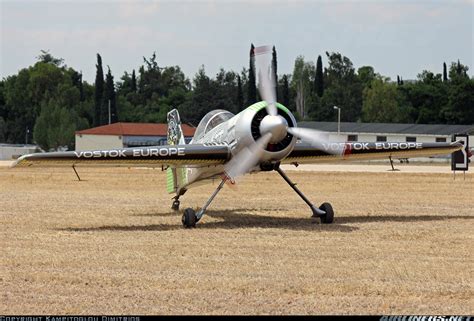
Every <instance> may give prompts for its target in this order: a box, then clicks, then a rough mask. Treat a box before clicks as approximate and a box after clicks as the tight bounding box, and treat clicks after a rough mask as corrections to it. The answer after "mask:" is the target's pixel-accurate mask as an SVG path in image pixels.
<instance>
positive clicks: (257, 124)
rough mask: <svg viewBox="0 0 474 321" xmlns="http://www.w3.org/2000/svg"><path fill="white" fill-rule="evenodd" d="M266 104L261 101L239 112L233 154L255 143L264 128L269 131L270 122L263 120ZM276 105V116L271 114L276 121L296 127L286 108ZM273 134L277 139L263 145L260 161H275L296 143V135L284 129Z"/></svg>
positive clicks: (288, 151) (283, 156)
mask: <svg viewBox="0 0 474 321" xmlns="http://www.w3.org/2000/svg"><path fill="white" fill-rule="evenodd" d="M266 106H267V103H266V102H264V101H261V102H258V103H255V104H253V105H252V106H250V107H248V108H247V109H246V110H245V111H243V112H242V113H241V114H240V116H239V119H238V120H237V122H236V124H235V134H236V135H235V136H236V137H239V141H238V142H237V144H236V146H235V148H234V149H233V151H232V153H233V154H235V153H237V152H239V151H240V150H241V149H242V148H244V147H245V146H249V145H251V144H255V142H256V141H257V140H258V139H259V138H260V137H262V130H263V131H266V130H267V129H266V128H269V129H268V131H271V126H272V124H268V125H267V124H265V121H264V119H265V117H266V116H268V112H267V109H266V108H265V107H266ZM276 107H277V111H278V116H272V117H275V118H279V120H278V119H277V120H276V123H278V122H280V123H281V124H285V123H286V124H287V126H288V127H296V120H295V118H294V116H293V114H292V113H291V112H290V111H289V110H288V108H286V107H285V106H283V105H282V104H279V103H276ZM268 119H269V117H267V118H266V120H268ZM262 122H263V124H262ZM281 124H276V125H274V126H282V125H281ZM273 136H274V137H277V139H276V140H275V139H273V140H271V141H270V143H268V145H267V146H266V147H265V150H264V152H263V153H262V157H261V160H260V161H261V162H264V161H269V162H273V161H275V162H276V161H279V160H281V159H283V158H285V157H286V156H288V154H289V153H290V152H291V151H292V150H293V147H294V145H295V144H296V137H294V136H293V135H291V134H290V133H288V132H286V129H285V132H284V133H283V134H281V135H280V134H278V135H273Z"/></svg>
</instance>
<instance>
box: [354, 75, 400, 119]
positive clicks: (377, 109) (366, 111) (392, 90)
mask: <svg viewBox="0 0 474 321" xmlns="http://www.w3.org/2000/svg"><path fill="white" fill-rule="evenodd" d="M401 120H403V115H401V114H400V110H399V108H398V92H397V86H396V85H395V84H393V83H389V82H388V79H387V78H385V79H384V78H382V77H377V78H376V79H374V80H373V81H372V84H371V86H370V87H366V88H365V89H364V103H363V107H362V121H364V122H378V123H396V122H400V121H401Z"/></svg>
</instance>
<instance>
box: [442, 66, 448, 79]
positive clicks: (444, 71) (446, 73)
mask: <svg viewBox="0 0 474 321" xmlns="http://www.w3.org/2000/svg"><path fill="white" fill-rule="evenodd" d="M447 81H448V70H447V67H446V63H445V62H443V82H447Z"/></svg>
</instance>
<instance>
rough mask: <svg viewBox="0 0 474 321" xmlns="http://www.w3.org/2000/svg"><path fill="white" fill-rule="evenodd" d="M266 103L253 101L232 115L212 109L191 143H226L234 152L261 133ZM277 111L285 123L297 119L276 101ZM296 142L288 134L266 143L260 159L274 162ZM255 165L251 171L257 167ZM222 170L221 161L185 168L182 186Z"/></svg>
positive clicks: (210, 177)
mask: <svg viewBox="0 0 474 321" xmlns="http://www.w3.org/2000/svg"><path fill="white" fill-rule="evenodd" d="M265 106H266V103H265V102H258V103H255V104H253V105H251V106H249V107H248V108H246V109H245V110H243V111H241V112H240V113H238V114H237V115H233V114H232V113H230V112H229V111H226V110H214V111H211V112H209V113H208V114H207V115H206V116H204V117H203V119H202V120H201V122H200V123H199V125H198V127H197V128H196V133H195V135H194V137H193V140H192V141H191V144H193V143H194V144H212V145H226V146H228V147H229V149H230V151H231V154H232V155H235V154H236V153H238V152H239V151H240V150H241V149H242V148H245V147H246V146H249V145H250V144H253V143H255V140H257V139H258V138H259V137H260V131H259V125H260V123H261V121H262V119H263V118H264V116H266V115H267V113H266V110H265ZM277 108H278V112H279V114H280V115H282V116H283V117H285V119H286V121H287V123H288V126H291V127H296V120H295V118H294V117H293V115H292V114H291V112H290V111H289V110H288V109H287V108H286V107H285V106H283V105H281V104H277ZM295 143H296V138H295V137H293V136H292V135H291V134H287V137H284V139H282V142H281V143H280V142H279V143H277V144H268V146H267V148H266V150H265V152H264V153H263V156H262V158H261V160H260V162H276V161H279V160H281V159H283V158H285V157H286V156H288V154H289V153H290V152H291V150H292V149H293V146H294V145H295ZM259 170H260V168H259V167H258V166H256V167H255V168H253V170H252V171H253V172H254V171H259ZM224 171H225V164H224V165H214V166H208V167H198V168H196V167H194V168H193V167H189V168H187V169H186V176H187V179H186V180H185V181H186V182H187V183H186V184H185V185H184V186H180V187H181V188H186V189H187V188H189V187H190V185H195V184H196V183H198V182H199V181H202V180H205V179H212V178H215V177H218V176H220V175H222V174H223V173H224Z"/></svg>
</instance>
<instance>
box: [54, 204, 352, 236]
mask: <svg viewBox="0 0 474 321" xmlns="http://www.w3.org/2000/svg"><path fill="white" fill-rule="evenodd" d="M248 211H255V209H252V210H246V209H239V210H224V211H208V212H206V216H210V217H213V218H218V219H222V220H219V221H217V222H216V221H214V222H212V221H211V222H209V221H206V216H204V217H203V219H202V221H201V222H199V223H198V224H197V225H196V228H197V229H242V228H278V229H287V230H301V231H315V232H318V231H335V232H352V231H354V230H358V229H359V228H358V227H353V226H347V225H343V224H338V223H335V224H330V225H326V224H321V223H320V220H319V219H314V218H311V217H310V216H309V215H308V217H307V218H299V217H297V218H291V217H275V216H267V215H256V214H249V213H246V212H248ZM259 211H261V210H259ZM181 215H182V213H181V212H179V213H178V212H169V213H151V214H138V215H133V216H138V217H139V216H142V217H143V216H148V217H149V216H156V217H173V216H174V217H176V219H177V224H173V225H169V224H151V225H129V226H126V225H111V226H99V227H84V228H81V227H79V228H64V229H61V231H70V232H92V231H172V230H180V229H184V228H183V226H182V225H181Z"/></svg>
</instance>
